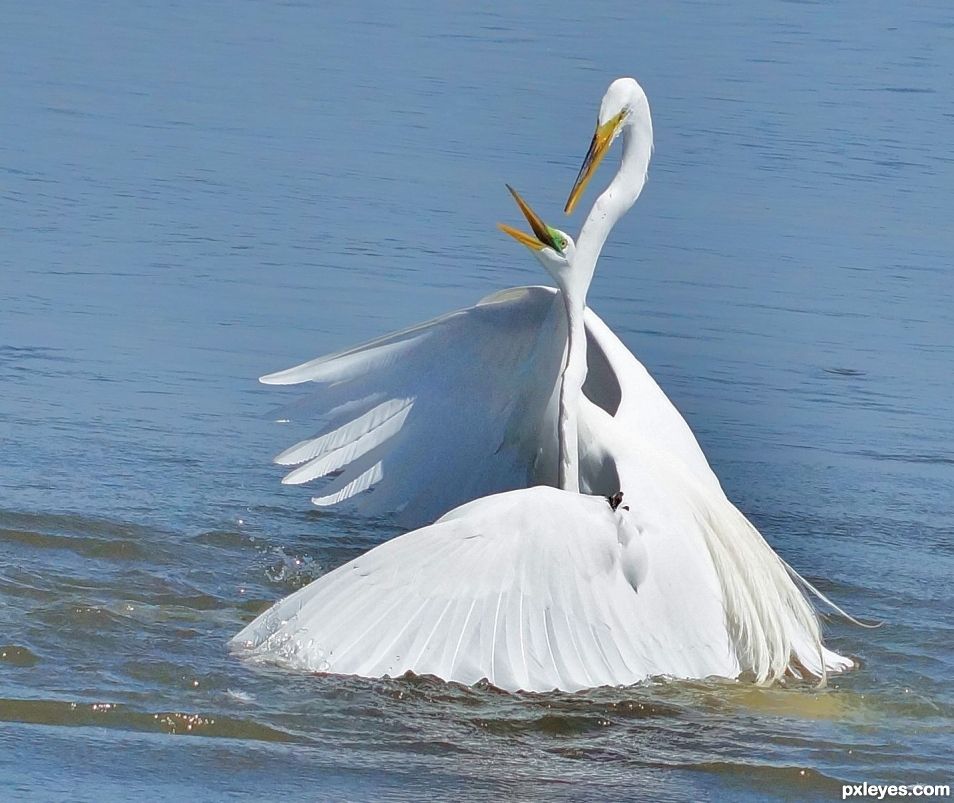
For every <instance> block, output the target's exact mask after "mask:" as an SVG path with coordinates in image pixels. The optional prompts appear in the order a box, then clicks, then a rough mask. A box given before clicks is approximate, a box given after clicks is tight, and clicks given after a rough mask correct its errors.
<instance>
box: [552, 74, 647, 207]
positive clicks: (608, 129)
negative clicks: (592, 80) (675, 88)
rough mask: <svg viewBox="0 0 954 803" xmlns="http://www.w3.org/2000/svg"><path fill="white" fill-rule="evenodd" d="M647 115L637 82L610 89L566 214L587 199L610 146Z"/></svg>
mask: <svg viewBox="0 0 954 803" xmlns="http://www.w3.org/2000/svg"><path fill="white" fill-rule="evenodd" d="M640 114H643V115H645V116H646V117H647V118H648V115H649V101H648V100H647V98H646V93H645V92H644V91H643V88H642V87H641V86H640V85H639V84H638V83H636V81H635V79H633V78H617V79H616V80H615V81H613V83H611V84H610V85H609V89H607V90H606V94H605V95H603V102H602V103H600V114H599V117H597V119H596V132H595V133H594V134H593V139H592V141H591V142H590V149H589V150H588V151H587V152H586V157H585V158H584V159H583V166H582V167H581V168H580V172H579V173H578V174H577V177H576V181H575V182H574V184H573V189H572V190H570V197H569V198H567V201H566V207H565V209H564V211H565V212H566V213H567V214H568V215H569V214H570V213H572V212H573V209H574V208H575V207H576V204H577V201H579V200H580V196H581V195H583V191H584V190H585V189H586V185H587V184H588V183H589V181H590V179H591V178H592V177H593V174H594V173H595V172H596V168H597V167H599V164H600V162H601V161H603V157H604V156H605V155H606V152H607V151H608V150H609V149H610V145H612V144H613V141H614V140H615V139H616V137H618V136H619V135H620V132H621V131H622V130H623V129H624V128H625V127H626V123H627V122H629V121H630V120H631V119H632V118H633V116H634V115H640Z"/></svg>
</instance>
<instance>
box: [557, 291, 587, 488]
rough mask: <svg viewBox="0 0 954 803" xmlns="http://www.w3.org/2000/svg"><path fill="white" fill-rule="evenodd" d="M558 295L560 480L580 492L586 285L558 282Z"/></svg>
mask: <svg viewBox="0 0 954 803" xmlns="http://www.w3.org/2000/svg"><path fill="white" fill-rule="evenodd" d="M560 295H561V296H562V298H563V305H564V309H565V310H566V323H567V346H566V364H565V365H564V367H563V374H562V376H561V380H560V420H559V422H558V425H557V431H558V434H559V438H560V455H559V482H560V487H561V488H562V489H563V490H564V491H572V492H574V493H579V492H580V436H579V423H578V419H577V416H578V414H579V409H580V399H581V398H582V396H583V383H584V382H585V381H586V328H585V327H584V325H583V313H584V311H585V309H586V287H580V286H575V285H573V284H569V285H565V286H564V285H563V284H562V283H561V287H560Z"/></svg>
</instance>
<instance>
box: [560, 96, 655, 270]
mask: <svg viewBox="0 0 954 803" xmlns="http://www.w3.org/2000/svg"><path fill="white" fill-rule="evenodd" d="M621 136H622V138H623V158H622V160H621V161H620V165H619V170H618V171H617V172H616V176H615V177H614V178H613V180H612V182H610V185H609V187H607V188H606V190H605V191H604V192H603V194H602V195H600V197H599V198H597V199H596V203H594V204H593V208H592V209H591V210H590V213H589V214H588V215H587V216H586V221H585V222H584V223H583V228H582V229H581V230H580V236H579V237H578V238H577V241H576V259H575V260H574V265H573V270H574V272H579V274H580V275H581V276H584V277H585V280H586V286H587V287H589V285H590V282H591V281H592V280H593V271H595V270H596V261H597V260H598V259H599V258H600V252H601V251H602V250H603V245H604V243H605V242H606V238H607V237H609V233H610V231H612V229H613V226H615V225H616V223H617V221H618V220H619V219H620V218H621V217H622V216H623V215H625V214H626V213H627V212H628V211H629V210H630V207H632V205H633V204H634V203H636V199H637V198H638V197H639V194H640V193H641V192H642V191H643V187H644V186H645V185H646V174H647V172H648V171H649V159H650V157H651V156H652V152H653V120H652V116H651V115H650V114H649V104H648V103H646V101H645V99H643V101H642V103H640V104H639V105H638V106H637V107H636V108H635V109H634V110H633V111H632V113H631V114H630V115H629V117H628V118H626V122H624V123H623V130H622V134H621Z"/></svg>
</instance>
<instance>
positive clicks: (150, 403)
mask: <svg viewBox="0 0 954 803" xmlns="http://www.w3.org/2000/svg"><path fill="white" fill-rule="evenodd" d="M0 68H2V74H3V76H4V82H3V84H4V87H3V90H2V92H0V243H2V247H0V381H2V390H3V392H2V394H0V445H2V449H3V459H2V461H0V722H2V723H3V726H2V727H0V783H2V786H3V788H5V789H8V790H13V792H14V793H15V794H16V796H18V797H30V798H33V799H51V800H59V799H63V798H65V797H69V798H70V799H77V800H104V799H105V800H110V799H137V800H143V799H168V798H169V797H186V796H189V797H191V798H193V799H196V800H206V799H213V800H214V799H221V798H224V797H228V796H232V797H243V796H244V797H247V798H248V799H261V798H263V797H266V798H287V799H316V798H318V799H356V800H365V799H379V800H383V799H389V800H398V799H401V800H410V799H420V798H421V797H422V796H428V795H429V796H433V797H436V798H451V797H456V798H462V797H480V798H483V797H491V796H493V797H497V796H508V797H514V798H518V799H546V800H552V799H581V798H613V799H626V798H634V799H636V798H639V799H647V798H649V799H661V800H700V799H720V800H721V799H726V798H733V799H751V800H763V799H767V798H771V797H780V798H798V799H808V798H820V799H833V798H834V796H835V795H836V794H840V784H841V783H843V782H846V781H854V782H862V781H865V780H867V781H869V782H898V783H916V782H947V783H950V782H951V777H952V776H951V772H950V765H951V755H952V748H954V693H952V692H951V690H950V680H951V676H952V667H954V647H952V644H954V638H952V634H954V614H952V610H954V606H952V603H954V594H952V591H951V583H950V578H951V576H952V574H954V532H952V531H954V526H952V524H951V522H952V518H954V490H952V489H954V456H952V455H954V416H952V401H951V376H952V368H954V272H952V270H954V269H952V256H954V231H952V227H951V225H950V220H951V217H952V205H954V202H952V195H951V193H952V189H954V156H952V154H951V147H950V146H951V131H952V125H954V9H952V7H951V6H950V4H948V3H943V2H936V3H933V4H929V3H919V4H917V5H916V6H915V5H914V4H892V5H889V4H867V3H860V2H855V3H839V4H813V3H755V2H752V3H740V4H735V5H733V6H732V7H730V8H726V7H723V6H722V5H720V4H708V3H690V2H681V3H659V4H656V5H651V6H640V7H636V6H634V5H633V4H631V3H607V4H600V6H599V8H596V7H593V8H590V7H588V6H586V4H579V3H568V2H559V3H556V4H554V5H551V6H549V7H536V8H530V7H526V8H524V7H521V8H512V9H507V10H506V11H504V10H493V11H491V10H484V11H481V10H478V9H467V8H465V7H463V6H459V7H450V8H440V7H438V6H435V5H432V4H426V5H425V4H419V5H418V4H409V3H403V4H400V8H397V7H395V5H394V4H386V3H367V4H363V5H360V6H354V7H347V8H346V7H344V6H341V7H330V6H328V7H326V6H324V5H323V4H308V3H292V2H289V3H283V4H278V3H270V2H234V3H228V4H226V3H214V2H207V3H165V2H164V3H159V2H155V3H149V2H144V3H138V4H129V3H121V2H116V0H102V1H101V2H83V3H80V2H68V0H54V2H50V3H46V4H7V6H6V7H5V8H4V10H3V14H2V24H0ZM627 74H628V75H634V76H636V77H637V78H638V79H639V80H640V82H641V83H642V85H643V86H644V88H645V89H646V91H647V93H648V95H649V98H650V103H651V106H652V110H653V116H654V123H655V131H656V150H655V154H654V157H653V162H652V166H651V170H650V183H649V185H648V186H647V188H646V190H645V192H644V194H643V196H642V197H641V198H640V200H639V202H638V204H637V206H636V207H635V208H634V210H633V212H632V213H631V214H630V215H629V216H628V217H627V218H626V219H625V220H624V221H623V222H621V223H620V224H619V226H618V227H617V229H616V231H614V232H613V235H612V237H611V239H610V242H609V244H608V245H607V247H606V249H605V251H604V256H603V259H602V260H601V262H600V266H599V270H598V273H597V276H596V279H595V283H594V286H593V288H592V290H591V293H590V303H591V305H592V306H593V307H594V308H595V309H596V310H597V311H598V312H599V313H600V315H601V316H602V317H603V318H604V319H605V320H606V322H607V323H608V324H609V325H610V326H611V327H612V328H613V329H614V330H615V331H616V332H618V333H619V334H620V336H621V337H622V338H623V340H624V341H625V342H626V343H627V344H628V345H629V346H630V348H632V350H633V351H634V352H635V353H636V354H637V355H638V356H639V357H640V359H641V360H642V361H643V362H644V363H645V364H646V365H647V367H648V368H649V369H650V370H651V371H652V373H653V374H654V376H656V378H657V379H658V381H659V382H660V384H661V385H662V386H663V388H664V389H665V390H666V392H667V393H668V394H669V395H670V397H671V398H672V399H673V400H674V401H675V402H676V404H677V406H678V407H679V408H680V409H681V410H682V411H683V412H684V414H685V416H686V418H687V419H688V421H689V423H690V424H691V425H692V427H693V429H694V431H695V432H696V434H697V436H698V437H699V439H700V442H701V443H702V445H703V447H704V449H705V451H706V453H707V455H708V457H709V459H710V462H711V463H712V465H713V467H714V468H715V470H716V472H717V473H718V474H719V476H720V478H721V479H722V481H723V484H724V486H725V488H726V490H727V491H728V493H729V496H730V497H731V498H732V499H733V500H734V501H735V502H736V503H737V504H738V505H739V506H740V508H741V509H742V510H744V511H745V512H746V513H747V514H749V515H750V517H751V518H752V519H753V520H754V521H755V522H756V523H757V524H758V526H759V527H760V528H761V530H762V531H763V533H764V534H765V535H766V537H767V538H768V539H769V541H770V542H771V543H772V544H773V545H774V546H775V547H776V549H777V550H778V551H779V553H780V554H782V556H783V557H785V558H786V560H788V561H789V562H790V563H792V564H793V565H794V566H796V567H797V568H799V569H800V570H801V571H802V572H804V573H805V574H807V575H808V576H809V577H810V578H811V579H813V581H815V582H817V583H818V584H819V585H820V586H821V587H822V588H823V589H824V590H825V591H826V592H827V593H829V594H830V595H832V596H833V597H834V598H836V599H837V600H838V601H839V602H840V603H841V604H843V605H845V606H846V607H848V608H849V609H850V610H851V611H853V612H855V613H857V614H859V615H862V616H865V617H868V618H873V619H879V620H884V621H885V622H886V624H885V625H884V626H883V627H882V628H880V629H878V630H873V631H867V630H860V629H858V628H855V627H852V626H849V625H847V624H845V623H843V622H840V621H838V620H832V621H831V622H830V623H829V625H828V638H829V641H830V642H831V644H832V646H834V647H835V648H837V649H839V650H840V651H845V652H848V653H850V654H852V655H855V656H858V657H860V659H861V661H862V664H863V666H862V668H861V669H860V670H859V671H857V672H855V673H853V674H851V675H849V676H846V677H844V678H841V679H838V680H837V681H835V682H833V683H832V684H831V686H830V688H829V689H827V690H825V691H813V690H811V689H808V688H798V689H776V690H759V689H753V688H750V687H741V686H736V685H734V684H665V683H657V684H649V685H646V686H643V687H637V688H634V689H627V690H616V691H607V690H604V691H599V692H594V693H590V694H585V695H578V696H561V695H552V696H544V697H542V698H528V697H524V696H519V695H506V694H502V693H499V692H497V691H495V690H493V689H474V690H463V689H459V688H451V687H447V686H444V685H442V684H439V683H437V682H434V681H429V680H402V681H381V682H368V681H358V680H354V679H322V678H313V677H299V676H292V675H289V674H287V673H281V672H278V671H276V672H274V673H263V672H261V671H253V670H251V669H249V668H248V667H246V666H243V665H242V664H241V663H238V662H236V661H235V660H234V659H232V658H230V657H229V656H228V655H227V652H226V649H225V642H226V640H227V639H228V637H229V636H231V635H232V634H233V633H234V632H235V631H237V630H238V629H239V627H240V625H241V623H243V622H245V621H247V620H248V619H249V617H250V616H251V615H252V614H253V613H255V612H257V611H259V610H262V609H263V608H264V607H265V606H266V605H267V604H268V603H269V602H271V601H273V600H274V599H276V598H278V597H279V596H281V595H282V594H284V593H287V592H288V591H289V590H290V589H292V588H295V587H298V586H299V585H301V584H302V583H304V582H306V581H308V580H309V579H311V578H313V577H315V576H317V575H318V574H320V573H321V572H323V571H325V570H327V569H328V568H331V567H334V566H336V565H338V564H340V563H342V562H344V561H345V560H347V559H349V558H351V557H353V556H354V555H356V554H358V553H360V552H361V551H363V550H365V549H367V548H368V547H370V546H372V545H373V544H375V543H377V542H379V541H380V540H382V539H384V538H387V537H390V536H391V535H393V534H394V533H395V532H396V529H395V528H394V526H393V525H392V524H391V523H389V522H387V521H377V522H367V521H362V520H360V519H356V518H347V517H344V516H341V515H335V514H326V513H320V514H319V513H317V512H316V511H314V510H312V509H310V505H309V503H308V496H309V494H308V493H307V492H306V491H303V490H302V489H301V488H288V487H283V486H281V485H280V484H279V482H278V480H279V477H280V475H281V472H279V471H278V470H277V469H276V468H275V467H273V466H271V465H270V464H269V458H270V457H271V455H272V454H274V453H275V452H277V451H279V450H280V449H281V448H283V447H284V446H286V445H288V443H289V442H290V439H289V436H288V432H287V431H286V430H285V429H283V428H282V427H279V426H277V425H275V424H274V423H272V422H271V420H270V419H269V417H268V416H267V415H266V413H267V412H268V411H269V410H270V409H271V408H272V406H273V405H274V404H275V403H276V402H277V401H280V400H281V399H284V398H285V397H280V398H276V394H275V391H273V390H269V389H267V388H263V387H261V386H259V385H258V384H257V383H256V382H255V378H256V377H257V376H259V375H261V374H264V373H267V372H269V371H272V370H275V369H278V368H283V367H286V366H289V365H292V364H295V363H297V362H299V361H302V360H304V359H307V358H310V357H313V356H316V355H319V354H322V353H325V352H329V351H332V350H334V349H337V348H339V347H343V346H346V345H349V344H352V343H356V342H359V341H361V340H364V339H367V338H369V337H372V336H375V335H379V334H382V333H384V332H387V331H390V330H392V329H396V328H399V327H403V326H405V325H408V324H411V323H415V322H417V321H420V320H424V319H426V318H429V317H432V316H434V315H436V314H439V313H441V312H444V311H447V310H449V309H453V308H456V307H460V306H466V305H469V304H472V303H474V302H475V301H476V300H477V299H479V298H480V297H482V296H483V295H485V294H487V293H489V292H492V291H494V290H497V289H500V288H503V287H508V286H513V285H518V284H527V283H539V282H541V281H543V280H544V278H545V277H544V276H543V274H542V272H541V271H540V269H539V267H538V266H537V265H536V263H535V262H534V261H533V260H532V259H530V258H529V257H528V255H527V254H526V253H521V250H520V249H518V248H517V247H516V246H515V245H514V244H513V243H512V242H510V241H508V240H507V239H506V238H504V237H503V236H502V235H500V234H499V232H497V231H496V230H495V229H494V224H495V223H496V222H497V221H498V220H505V221H510V222H516V218H515V217H514V215H515V210H514V209H513V207H512V204H511V202H510V200H509V197H508V196H507V194H506V191H505V190H504V187H503V184H504V182H505V181H509V182H510V183H512V184H514V185H515V186H517V187H518V188H519V189H520V190H521V192H523V193H524V194H525V195H526V197H527V198H528V199H529V200H530V201H531V202H532V203H533V204H534V206H535V207H536V208H537V209H538V210H539V211H540V212H541V213H542V214H543V215H544V216H545V217H546V218H547V219H548V220H550V221H551V222H553V223H555V224H557V225H562V226H563V227H564V228H568V229H569V230H571V231H573V230H574V229H575V226H577V225H578V224H579V221H578V220H576V219H574V221H571V222H569V223H567V224H566V225H564V224H561V223H560V220H561V217H560V213H559V210H560V209H561V208H562V203H563V201H564V200H565V197H566V194H567V192H568V190H569V187H570V185H571V183H572V181H573V178H574V177H575V174H576V169H577V168H578V167H579V163H580V160H581V159H582V156H583V153H584V151H585V149H586V145H587V144H588V141H589V137H590V135H591V133H592V126H593V121H594V119H595V115H596V111H597V107H598V102H599V98H600V97H601V95H602V93H603V91H604V89H605V87H606V85H607V84H608V83H609V81H610V80H611V79H612V78H614V77H616V76H618V75H627ZM611 169H612V168H611V167H605V168H604V169H603V172H601V174H600V176H599V177H598V178H597V180H596V182H595V183H599V182H605V181H606V180H607V179H608V176H609V173H610V171H611ZM591 196H592V191H591V195H590V196H588V197H591ZM587 203H588V201H584V204H583V206H584V207H585V206H586V204H587ZM279 396H280V394H279ZM190 726H191V727H190Z"/></svg>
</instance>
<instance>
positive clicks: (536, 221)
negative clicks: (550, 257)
mask: <svg viewBox="0 0 954 803" xmlns="http://www.w3.org/2000/svg"><path fill="white" fill-rule="evenodd" d="M507 189H508V190H510V194H511V195H512V196H513V199H514V200H515V201H516V202H517V206H519V207H520V211H521V212H523V216H524V217H525V218H526V219H527V223H529V224H530V228H531V229H532V230H533V234H525V233H524V232H522V231H520V230H519V229H515V228H513V227H512V226H508V225H507V224H506V223H498V224H497V228H498V229H500V230H501V231H502V232H504V233H505V234H509V235H510V236H511V237H513V238H514V239H515V240H516V241H517V242H518V243H521V244H523V245H525V246H527V248H531V249H533V250H534V251H542V250H543V249H544V248H552V249H553V250H555V251H559V250H560V247H559V246H558V245H557V244H556V243H555V242H554V241H553V235H551V234H550V230H549V229H548V228H547V224H546V223H544V222H543V221H542V220H541V219H540V216H539V215H538V214H537V213H536V212H534V211H533V210H532V209H531V208H530V204H528V203H527V202H526V201H525V200H523V198H521V197H520V195H519V193H518V192H517V191H516V190H515V189H514V188H513V187H511V186H510V185H509V184H508V185H507Z"/></svg>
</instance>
